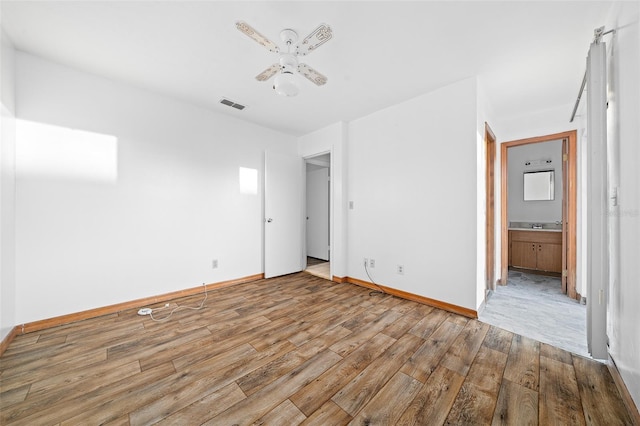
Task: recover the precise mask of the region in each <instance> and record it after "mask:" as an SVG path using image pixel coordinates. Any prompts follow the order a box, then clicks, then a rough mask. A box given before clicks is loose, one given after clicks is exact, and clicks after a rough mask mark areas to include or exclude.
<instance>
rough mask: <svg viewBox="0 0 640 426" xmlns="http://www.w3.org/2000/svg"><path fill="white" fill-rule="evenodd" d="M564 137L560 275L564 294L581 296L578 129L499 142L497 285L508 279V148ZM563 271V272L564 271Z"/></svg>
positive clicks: (505, 282)
mask: <svg viewBox="0 0 640 426" xmlns="http://www.w3.org/2000/svg"><path fill="white" fill-rule="evenodd" d="M558 139H560V140H563V141H564V140H566V141H567V142H566V144H567V149H568V151H569V152H568V155H567V158H566V160H563V163H564V162H565V161H566V165H564V164H563V169H564V170H566V174H567V180H566V185H567V186H568V188H567V190H566V192H564V193H563V194H562V196H563V197H566V198H567V201H566V203H567V212H566V216H565V217H563V218H562V220H563V221H564V223H563V227H562V229H563V231H562V232H563V241H566V242H567V244H566V246H565V247H563V248H562V250H563V253H564V254H563V276H565V277H566V293H567V296H569V297H571V298H572V299H579V298H580V295H579V294H578V293H577V292H576V250H577V243H576V232H577V226H576V219H577V199H578V190H577V184H576V183H577V159H578V156H577V147H578V132H577V130H569V131H566V132H561V133H554V134H551V135H546V136H536V137H533V138H526V139H519V140H514V141H509V142H505V143H502V144H501V145H500V222H501V223H500V242H501V247H500V275H501V277H500V284H502V285H506V284H507V278H508V274H509V271H508V268H509V230H508V228H509V222H508V220H507V193H508V187H507V181H508V179H507V149H508V148H511V147H514V146H521V145H528V144H532V143H538V142H548V141H552V140H558ZM565 271H566V272H565Z"/></svg>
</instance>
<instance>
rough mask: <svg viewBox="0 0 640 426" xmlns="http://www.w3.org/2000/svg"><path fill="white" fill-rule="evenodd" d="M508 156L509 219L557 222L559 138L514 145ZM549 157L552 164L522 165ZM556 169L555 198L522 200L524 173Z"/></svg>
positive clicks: (559, 212) (559, 199)
mask: <svg viewBox="0 0 640 426" xmlns="http://www.w3.org/2000/svg"><path fill="white" fill-rule="evenodd" d="M507 156H508V158H507V159H508V164H507V168H508V172H509V174H508V183H507V187H508V195H507V196H508V200H507V201H508V203H507V204H508V210H507V219H508V220H509V222H556V221H561V220H562V141H561V140H557V141H549V142H540V143H535V144H529V145H521V146H514V147H512V148H509V149H508V151H507ZM549 159H550V160H551V164H549V165H547V164H542V165H533V164H532V165H530V166H527V165H525V163H526V162H534V161H536V160H549ZM550 169H553V170H554V171H555V188H554V193H555V197H554V199H553V200H550V201H524V193H523V186H524V182H523V179H524V172H531V171H536V170H550Z"/></svg>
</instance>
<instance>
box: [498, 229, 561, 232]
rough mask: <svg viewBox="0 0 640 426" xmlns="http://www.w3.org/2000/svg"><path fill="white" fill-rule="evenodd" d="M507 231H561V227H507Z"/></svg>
mask: <svg viewBox="0 0 640 426" xmlns="http://www.w3.org/2000/svg"><path fill="white" fill-rule="evenodd" d="M509 231H543V232H562V229H545V228H509Z"/></svg>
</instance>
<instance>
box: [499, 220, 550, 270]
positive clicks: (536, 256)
mask: <svg viewBox="0 0 640 426" xmlns="http://www.w3.org/2000/svg"><path fill="white" fill-rule="evenodd" d="M509 266H513V267H516V268H524V269H533V270H537V271H546V272H562V232H559V231H544V230H509Z"/></svg>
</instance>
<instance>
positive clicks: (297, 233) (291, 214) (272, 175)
mask: <svg viewBox="0 0 640 426" xmlns="http://www.w3.org/2000/svg"><path fill="white" fill-rule="evenodd" d="M302 166H303V162H302V159H301V158H299V157H296V156H289V155H284V154H280V153H275V152H271V151H269V152H266V153H265V168H264V173H265V177H264V186H265V188H264V211H265V222H264V275H265V278H271V277H277V276H279V275H285V274H290V273H293V272H298V271H301V270H302V190H301V189H302V186H301V182H302V180H303V179H302V177H303V176H302V171H303V168H302Z"/></svg>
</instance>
